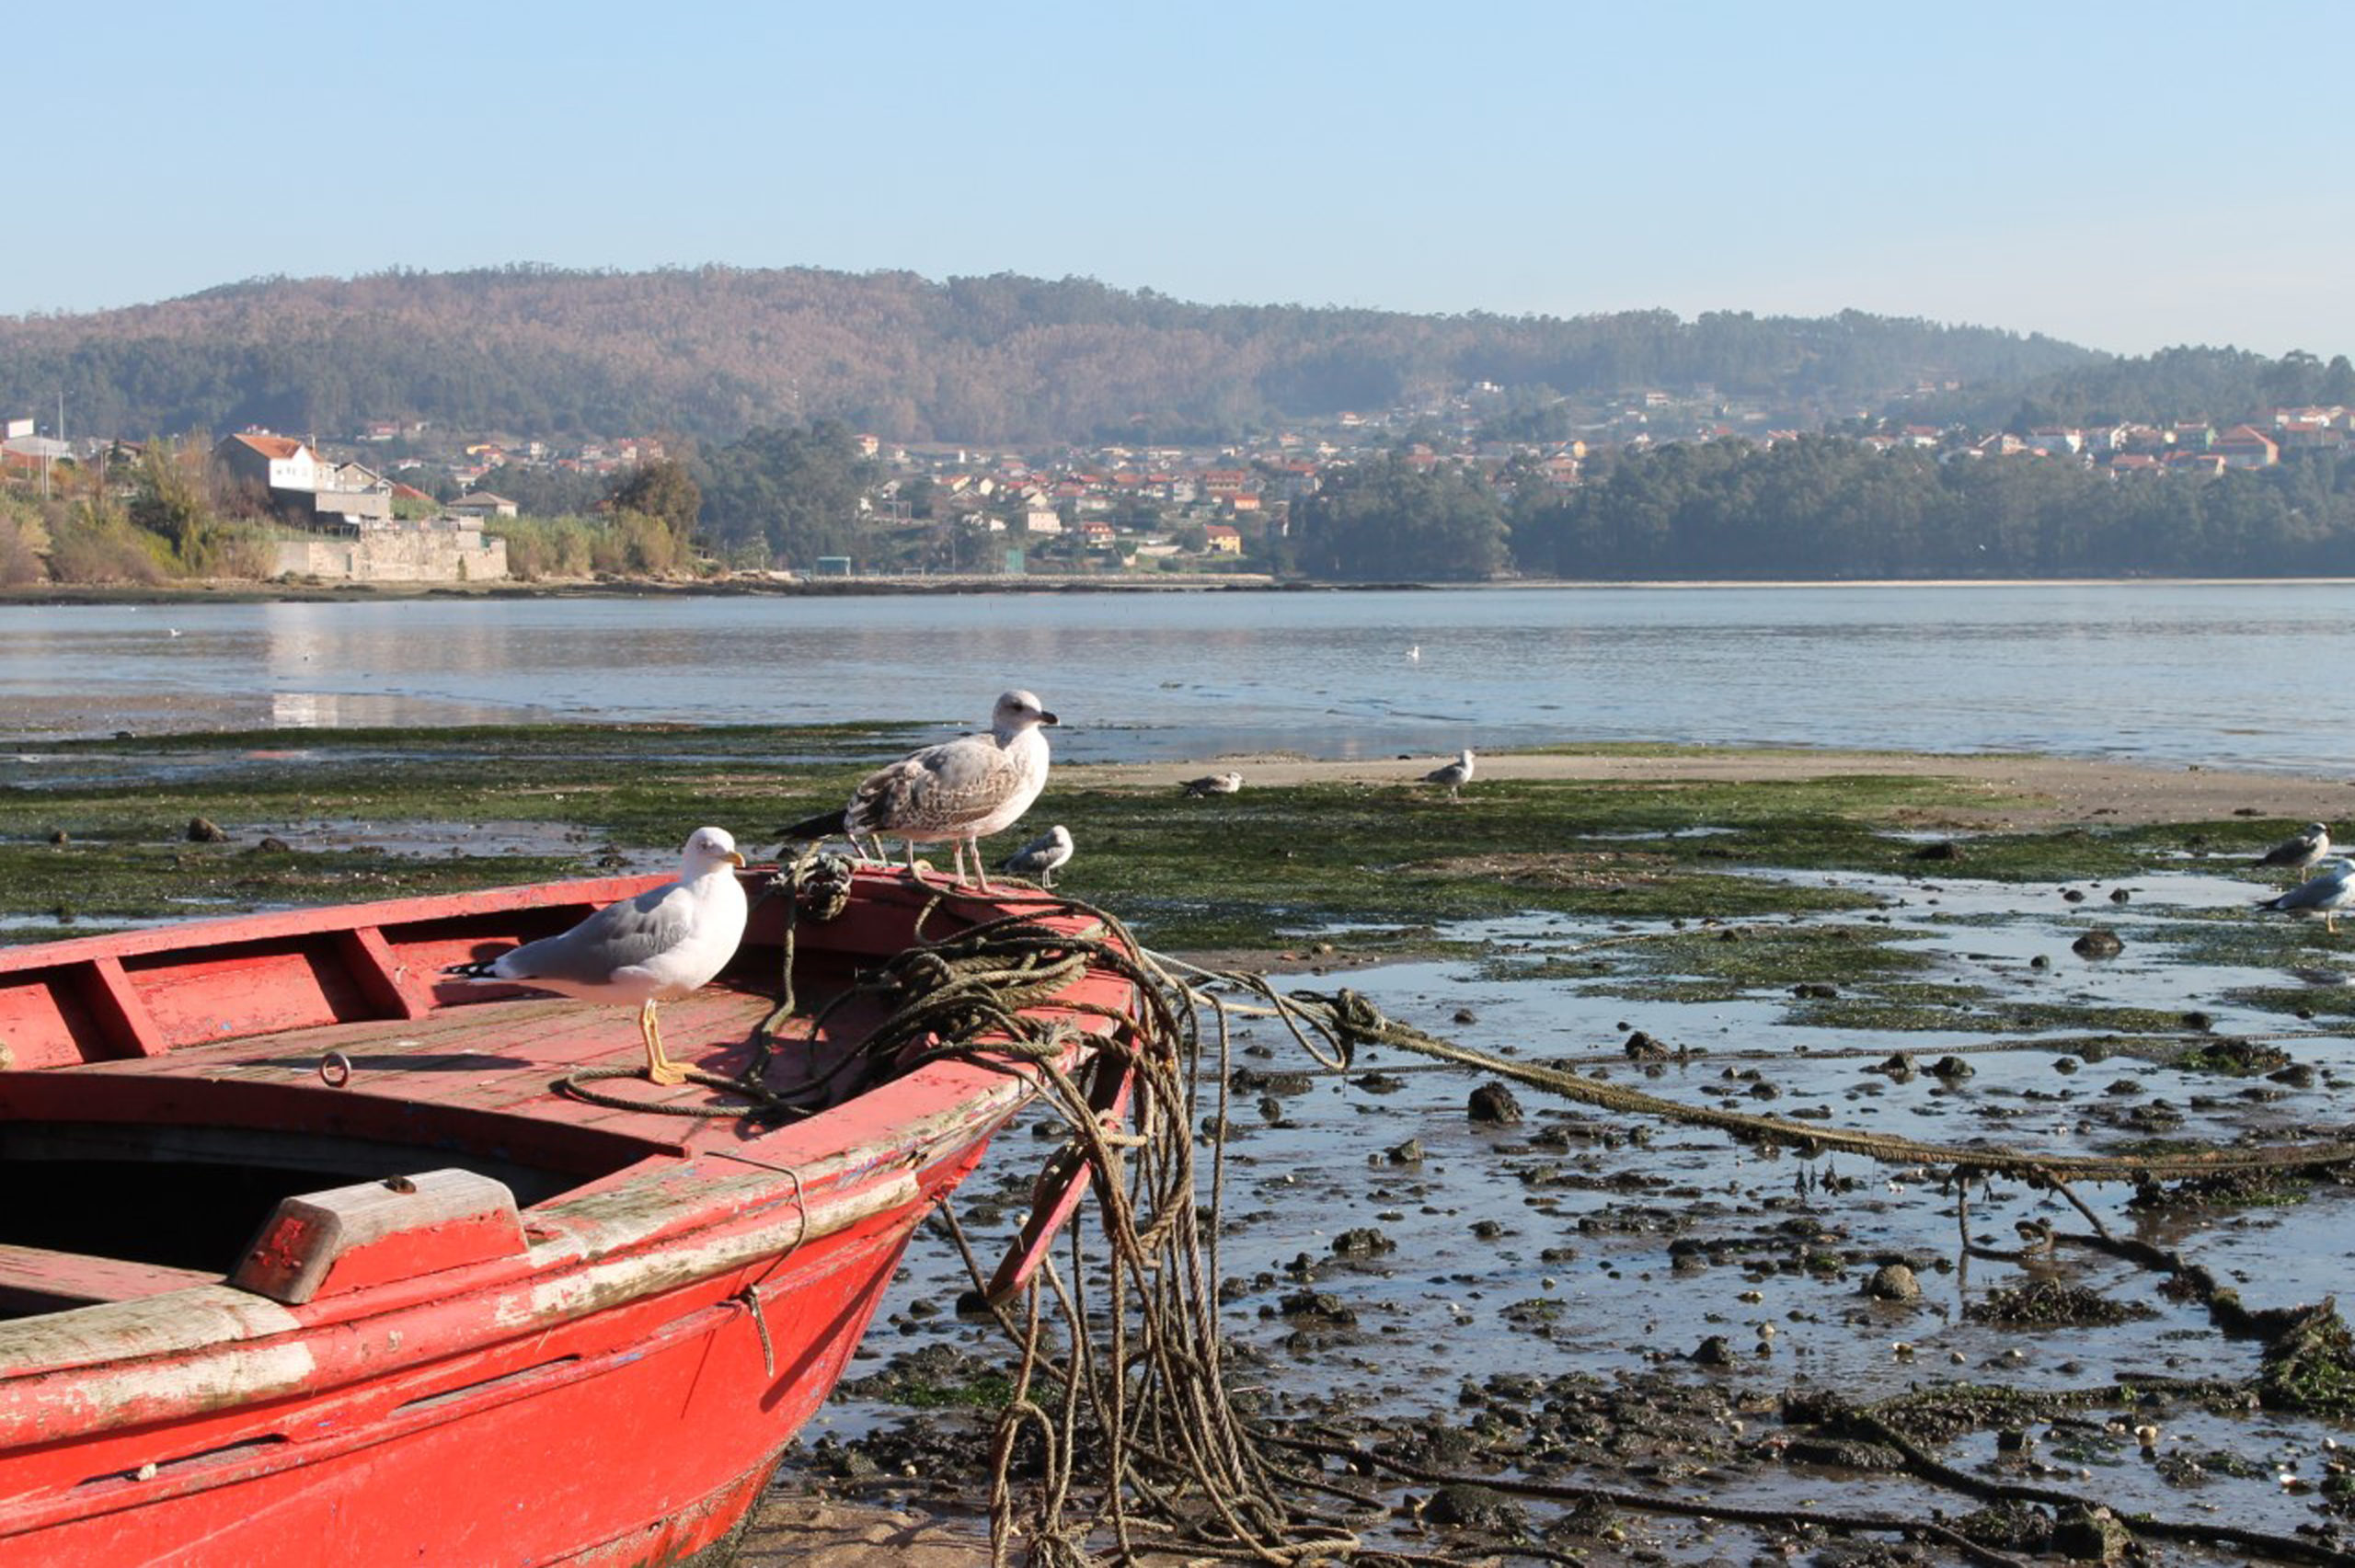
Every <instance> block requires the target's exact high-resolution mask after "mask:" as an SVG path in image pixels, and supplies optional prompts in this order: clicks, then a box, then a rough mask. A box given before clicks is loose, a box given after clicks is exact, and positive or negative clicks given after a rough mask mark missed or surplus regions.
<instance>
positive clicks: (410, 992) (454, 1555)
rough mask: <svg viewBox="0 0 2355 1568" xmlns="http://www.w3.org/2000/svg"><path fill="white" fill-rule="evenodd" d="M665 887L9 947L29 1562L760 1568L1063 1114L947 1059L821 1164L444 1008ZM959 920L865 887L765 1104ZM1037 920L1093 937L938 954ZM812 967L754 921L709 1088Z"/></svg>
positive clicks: (769, 922) (5, 1448)
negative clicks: (987, 1199) (1044, 1129)
mask: <svg viewBox="0 0 2355 1568" xmlns="http://www.w3.org/2000/svg"><path fill="white" fill-rule="evenodd" d="M662 880H664V878H661V877H634V878H617V879H607V880H597V881H582V882H569V883H562V884H554V885H548V886H543V887H522V888H511V889H505V890H500V891H496V892H489V893H482V894H474V895H467V896H463V897H457V898H431V899H411V900H404V901H398V902H392V903H382V904H373V905H364V906H354V907H350V908H345V909H336V910H304V911H300V912H295V913H287V914H273V915H266V916H257V917H250V918H241V919H235V920H226V921H204V922H199V923H196V924H192V925H184V926H178V927H174V928H170V929H166V930H157V931H150V932H141V933H129V934H122V935H116V936H108V937H99V938H92V939H86V940H79V941H71V942H63V943H54V944H45V945H40V946H32V947H23V948H15V949H0V1051H5V1060H0V1171H5V1173H6V1184H7V1185H6V1192H7V1195H8V1201H7V1202H6V1204H0V1563H5V1564H17V1563H43V1564H49V1563H69V1562H70V1563H75V1564H81V1565H102V1564H111V1563H132V1562H137V1563H172V1564H180V1565H184V1568H195V1565H199V1564H215V1563H257V1562H336V1563H339V1564H344V1565H348V1568H362V1565H365V1564H373V1563H395V1562H398V1563H405V1564H414V1563H417V1562H453V1563H491V1562H498V1563H515V1564H525V1563H559V1562H561V1563H594V1564H600V1565H603V1564H628V1563H653V1562H662V1563H675V1562H687V1561H697V1560H706V1561H712V1562H718V1561H722V1560H724V1559H725V1557H726V1556H727V1555H728V1554H729V1552H730V1551H732V1546H733V1541H734V1539H735V1530H736V1527H737V1526H738V1525H739V1523H740V1521H741V1520H742V1519H743V1517H744V1516H746V1514H747V1511H748V1510H749V1508H750V1507H751V1505H752V1502H753V1500H754V1498H755V1497H756V1495H757V1494H759V1492H760V1490H761V1488H762V1485H763V1483H764V1482H765V1481H766V1479H767V1477H768V1475H769V1473H770V1471H772V1469H773V1468H774V1467H775V1463H776V1460H777V1458H778V1455H779V1453H780V1451H781V1450H782V1448H783V1447H784V1445H785V1444H786V1442H787V1439H788V1438H789V1437H790V1436H792V1435H793V1433H794V1431H795V1430H796V1429H797V1428H798V1427H799V1426H800V1425H801V1424H802V1423H803V1421H804V1420H806V1419H807V1418H808V1417H809V1415H810V1413H811V1412H812V1411H813V1410H814V1409H815V1408H816V1406H817V1405H818V1403H819V1402H821V1400H823V1399H824V1398H825V1397H826V1395H827V1393H828V1392H829V1391H831V1390H832V1389H833V1385H834V1382H835V1380H836V1379H837V1378H838V1377H839V1376H840V1375H841V1372H842V1369H843V1367H844V1362H845V1361H846V1359H847V1358H848V1356H849V1355H850V1353H851V1350H852V1348H853V1347H854V1346H855V1345H856V1344H857V1342H858V1339H859V1336H860V1333H862V1332H863V1330H864V1329H865V1327H866V1325H867V1320H868V1318H869V1317H870V1316H871V1315H872V1314H873V1313H874V1311H875V1309H876V1305H877V1302H878V1301H879V1299H880V1297H881V1295H882V1292H883V1289H884V1286H885V1284H886V1282H887V1281H888V1280H889V1278H890V1275H891V1272H892V1270H893V1268H894V1266H895V1265H896V1264H897V1261H898V1259H899V1256H900V1253H901V1250H902V1247H903V1246H904V1244H905V1243H906V1242H907V1239H908V1237H909V1234H910V1232H911V1231H912V1230H913V1228H914V1226H915V1224H916V1222H917V1220H918V1219H920V1218H921V1217H922V1216H923V1214H924V1213H925V1210H926V1208H927V1207H929V1206H930V1205H931V1204H932V1203H934V1202H935V1201H936V1199H938V1198H939V1197H940V1196H942V1195H943V1194H945V1193H946V1192H947V1191H948V1189H949V1188H951V1187H953V1186H955V1185H956V1184H957V1183H958V1182H959V1180H960V1179H962V1178H963V1177H964V1176H965V1174H966V1173H968V1172H969V1171H971V1169H972V1167H973V1165H974V1163H975V1162H976V1161H978V1160H979V1159H980V1157H981V1154H982V1149H983V1146H984V1145H985V1143H986V1142H987V1140H988V1139H989V1137H990V1135H991V1133H992V1132H993V1131H994V1130H995V1129H996V1128H997V1127H998V1126H999V1125H1000V1124H1002V1123H1003V1122H1004V1121H1005V1118H1006V1117H1007V1116H1009V1115H1010V1114H1012V1112H1013V1111H1014V1110H1015V1109H1016V1108H1017V1105H1019V1104H1021V1103H1022V1102H1023V1101H1024V1100H1025V1099H1026V1098H1027V1097H1028V1096H1029V1095H1030V1094H1031V1093H1035V1087H1034V1082H1033V1081H1032V1080H1031V1079H1030V1078H1028V1076H1026V1075H1025V1074H1024V1073H1023V1072H1019V1071H1007V1070H1002V1069H999V1068H994V1067H992V1066H988V1065H982V1064H976V1063H973V1062H968V1061H958V1060H935V1061H932V1062H930V1063H928V1064H926V1065H923V1066H920V1067H917V1068H916V1069H915V1070H913V1071H912V1072H908V1073H906V1074H905V1075H903V1076H900V1077H897V1078H895V1079H890V1080H889V1081H888V1082H878V1081H877V1079H876V1078H875V1077H870V1078H869V1079H868V1080H867V1082H864V1083H861V1082H856V1081H853V1080H851V1079H849V1078H847V1077H845V1078H844V1082H842V1083H841V1084H840V1086H839V1088H836V1089H832V1090H827V1091H823V1092H822V1093H821V1098H822V1099H823V1100H825V1101H828V1102H831V1103H828V1104H825V1105H824V1108H822V1109H821V1110H820V1111H819V1112H818V1113H817V1114H814V1115H811V1116H808V1117H807V1118H806V1119H802V1120H798V1121H792V1122H787V1123H786V1124H785V1125H782V1126H775V1127H769V1126H756V1125H753V1124H752V1123H749V1122H747V1121H746V1120H744V1119H742V1118H739V1117H726V1118H720V1119H706V1120H691V1119H687V1118H684V1117H680V1116H670V1115H664V1114H660V1113H659V1112H656V1111H654V1110H650V1109H649V1110H640V1109H637V1108H621V1107H604V1106H598V1105H591V1104H582V1103H581V1102H580V1100H578V1099H576V1098H574V1097H572V1096H571V1095H569V1094H568V1093H562V1092H560V1091H559V1090H558V1088H557V1081H558V1080H560V1079H561V1078H563V1077H564V1076H565V1075H567V1074H568V1073H570V1072H573V1071H574V1070H579V1069H583V1068H595V1067H599V1066H603V1065H607V1064H609V1063H610V1064H612V1065H616V1066H626V1065H628V1064H629V1063H632V1062H634V1061H638V1060H642V1059H643V1051H642V1048H641V1047H640V1045H639V1040H638V1031H637V1028H636V1026H635V1024H634V1021H633V1019H632V1018H631V1016H630V1014H629V1013H627V1012H626V1010H617V1009H612V1008H596V1007H589V1006H585V1005H583V1004H581V1003H579V1002H574V1001H564V1000H561V999H553V998H549V997H547V996H546V995H545V994H542V993H536V992H530V991H524V990H514V989H509V990H496V989H491V990H486V989H485V988H482V987H479V986H470V985H463V984H458V983H454V982H449V981H445V980H443V979H442V975H441V971H442V968H443V967H444V966H446V965H449V964H453V963H458V962H462V961H465V960H467V959H470V958H475V957H477V956H484V955H485V954H487V953H488V952H490V951H492V950H495V949H496V948H498V947H500V946H502V945H505V944H508V943H510V942H513V941H519V940H525V939H529V938H532V937H535V936H541V935H546V934H547V933H551V932H554V931H559V930H562V929H564V928H565V927H567V926H569V925H570V924H571V923H572V922H574V921H577V920H579V919H580V918H581V917H582V916H583V915H585V914H586V913H588V912H589V911H590V910H593V909H595V908H597V907H599V906H601V905H603V904H605V903H608V902H610V901H612V900H614V899H615V898H624V897H627V896H629V895H631V894H635V893H637V892H638V891H640V890H641V889H643V888H645V887H649V886H652V885H654V884H656V883H658V882H660V881H662ZM929 899H930V895H929V894H928V893H927V892H925V891H924V890H922V889H920V888H919V887H916V886H915V885H914V884H913V883H912V882H911V881H910V880H909V879H908V878H907V877H906V876H904V875H903V874H901V873H896V872H893V873H870V872H862V873H860V874H859V875H858V876H857V877H856V881H855V884H854V887H853V896H852V898H851V901H850V904H849V906H848V909H847V910H846V911H845V912H844V914H843V915H842V916H840V917H839V918H837V919H835V920H833V921H827V922H824V923H821V924H813V923H811V922H810V921H807V920H804V921H802V922H801V923H800V924H799V926H798V930H797V932H796V933H795V935H796V962H795V977H796V990H797V993H798V999H799V1000H800V1001H802V1002H803V1003H804V1006H803V1008H802V1011H801V1013H799V1015H798V1017H797V1019H796V1020H795V1021H793V1024H792V1025H789V1026H788V1027H787V1030H786V1032H785V1033H786V1038H785V1041H784V1044H783V1045H782V1046H781V1047H780V1048H779V1049H778V1051H777V1053H776V1055H775V1058H774V1059H772V1060H771V1062H770V1064H769V1077H768V1079H767V1082H770V1083H771V1084H772V1085H775V1086H779V1087H782V1088H784V1089H786V1090H787V1091H788V1092H789V1091H790V1090H791V1089H792V1087H793V1084H794V1082H797V1081H798V1082H801V1083H802V1084H804V1085H805V1086H806V1085H809V1084H810V1083H813V1082H821V1080H820V1077H819V1075H820V1073H821V1071H822V1070H823V1069H824V1068H826V1067H827V1066H828V1065H830V1064H833V1063H837V1062H839V1061H840V1060H841V1059H842V1053H843V1052H844V1049H845V1048H846V1047H849V1046H851V1045H855V1044H856V1043H857V1042H858V1041H859V1040H860V1039H861V1038H862V1037H863V1036H865V1035H866V1034H867V1032H869V1031H871V1030H872V1029H873V1027H874V1025H875V1024H876V1023H877V1022H878V1021H879V1018H880V1017H881V1015H882V1013H883V1012H884V1007H883V1004H882V1003H881V1002H880V1001H872V1000H869V999H868V998H867V997H866V995H865V994H864V993H863V992H856V991H853V990H851V987H850V984H849V982H850V979H851V977H852V975H853V974H854V972H855V971H856V970H857V969H859V968H861V967H865V966H868V965H871V964H872V963H874V962H875V961H876V960H878V959H879V958H883V957H886V956H890V955H892V954H895V953H898V952H900V951H901V950H902V949H904V948H906V947H907V946H909V945H911V944H912V943H913V941H914V940H915V934H914V929H913V928H914V926H915V924H916V922H917V920H918V916H919V913H920V911H921V910H923V908H924V907H925V904H926V903H927V902H928V901H929ZM1017 912H1019V913H1028V914H1031V915H1034V916H1035V917H1036V918H1038V919H1039V920H1040V921H1041V922H1042V923H1045V924H1048V925H1050V926H1052V927H1054V928H1055V929H1057V930H1060V931H1063V932H1066V933H1070V932H1075V931H1077V930H1078V929H1079V928H1080V926H1081V924H1082V923H1083V922H1082V921H1080V920H1078V919H1077V918H1076V917H1074V916H1073V915H1072V914H1070V913H1069V912H1068V911H1067V910H1064V909H1063V907H1062V906H1059V905H1053V904H1050V903H1046V902H1042V901H1040V900H1038V899H1037V898H1036V897H1035V896H1032V895H1026V894H1021V893H1013V894H1001V895H1000V896H999V897H998V898H996V899H995V900H994V901H989V902H983V901H978V900H971V899H956V900H950V901H948V902H947V903H945V904H943V905H941V906H940V907H939V908H938V909H936V910H935V912H934V913H933V914H932V915H931V916H930V917H928V919H927V921H926V925H925V935H926V936H927V937H931V938H939V937H942V936H946V935H950V934H953V933H956V932H957V931H959V930H960V929H965V928H968V927H970V926H971V925H972V924H975V923H978V922H980V921H983V920H989V919H995V918H997V917H999V916H1001V915H1004V914H1007V913H1017ZM782 930H783V920H782V902H781V900H772V901H770V902H768V903H766V904H764V905H761V906H759V907H757V908H756V909H755V911H754V915H753V920H752V928H751V930H750V931H749V932H748V933H747V935H746V937H745V941H744V944H743V947H742V949H741V951H740V952H739V954H738V956H737V959H736V962H735V963H734V964H732V965H731V966H730V967H729V970H728V972H727V973H726V974H724V975H723V976H722V977H721V979H719V981H718V982H716V983H715V984H713V985H711V986H709V987H707V988H706V989H705V990H702V991H700V992H698V993H696V994H695V996H693V997H691V998H689V999H687V1000H685V1001H679V1002H672V1003H670V1004H667V1005H666V1006H665V1007H664V1009H663V1011H662V1023H663V1033H664V1036H665V1038H666V1039H667V1040H668V1041H669V1042H670V1045H671V1048H672V1052H673V1053H674V1055H676V1056H677V1057H678V1058H679V1059H681V1060H683V1061H692V1062H694V1063H695V1064H696V1065H698V1066H701V1067H703V1068H705V1069H707V1070H713V1071H717V1072H722V1073H734V1072H737V1071H740V1070H742V1069H744V1068H745V1067H746V1066H747V1065H748V1063H749V1062H750V1060H751V1059H752V1045H751V1038H752V1033H753V1030H754V1028H755V1026H756V1025H757V1024H759V1022H760V1021H761V1020H762V1019H763V1018H764V1016H766V1015H767V1013H768V1012H769V1010H770V1008H771V1006H772V1005H773V1003H772V999H771V996H770V994H769V993H770V992H771V991H772V990H773V989H774V987H775V980H776V977H777V969H778V962H779V956H780V943H781V934H782ZM845 992H848V993H850V994H849V999H848V1000H847V1001H844V1003H843V1004H842V1005H841V1006H839V1007H837V1008H836V1009H834V1010H833V1011H832V1012H831V1013H828V1014H827V1015H826V1017H825V1021H824V1024H823V1027H822V1029H821V1030H818V1031H816V1032H815V1034H816V1037H810V1036H811V1035H812V1032H813V1031H812V1025H811V1021H810V1014H811V1012H812V1008H811V1007H810V1005H809V1004H810V1003H812V1002H815V1001H824V1000H825V999H826V998H827V997H828V996H829V995H835V994H842V993H845ZM1135 1001H1136V999H1135V997H1134V995H1133V993H1132V988H1131V986H1130V983H1129V981H1128V980H1126V979H1123V978H1122V977H1120V975H1118V974H1116V973H1114V972H1112V971H1111V970H1110V969H1109V968H1107V967H1100V966H1098V967H1091V968H1089V969H1088V971H1087V972H1086V975H1085V976H1084V978H1083V979H1080V980H1079V981H1078V982H1076V983H1075V984H1074V985H1073V986H1070V987H1067V988H1066V989H1065V990H1063V992H1062V993H1060V994H1059V995H1057V996H1056V997H1055V998H1054V1000H1053V1001H1052V1002H1051V1003H1050V1004H1049V1005H1048V1006H1046V1007H1045V1008H1043V1009H1032V1010H1030V1012H1031V1013H1032V1014H1033V1015H1034V1016H1035V1015H1039V1014H1041V1013H1043V1014H1044V1015H1046V1016H1049V1017H1052V1018H1059V1019H1064V1020H1068V1021H1069V1022H1070V1023H1071V1024H1074V1025H1075V1026H1076V1028H1077V1030H1078V1031H1079V1032H1080V1033H1079V1036H1078V1038H1077V1041H1076V1043H1075V1044H1074V1055H1075V1054H1077V1053H1079V1052H1082V1051H1085V1050H1086V1048H1087V1046H1088V1041H1089V1039H1090V1038H1092V1037H1100V1036H1102V1035H1103V1034H1104V1032H1105V1031H1107V1030H1109V1029H1111V1028H1114V1027H1117V1026H1118V1025H1117V1024H1114V1023H1113V1022H1112V1021H1113V1020H1115V1019H1117V1018H1120V1017H1121V1016H1123V1015H1126V1014H1129V1013H1131V1011H1132V1008H1133V1007H1134V1005H1135ZM796 1027H798V1030H799V1033H800V1036H802V1037H800V1038H795V1037H794V1030H795V1028H796ZM1108 1076H1109V1075H1108ZM828 1082H831V1081H828ZM597 1087H598V1089H599V1090H601V1091H602V1090H610V1091H612V1092H613V1093H615V1094H617V1095H621V1096H626V1097H635V1098H636V1099H637V1100H639V1101H643V1102H647V1103H649V1104H657V1103H677V1104H719V1103H726V1097H725V1096H723V1095H720V1094H718V1093H715V1092H714V1091H712V1090H711V1089H709V1088H707V1087H702V1086H698V1085H695V1084H693V1083H690V1084H685V1085H682V1086H680V1087H678V1088H675V1089H658V1088H656V1087H655V1086H653V1085H652V1084H650V1083H647V1082H643V1081H634V1082H633V1081H615V1082H609V1083H600V1084H599V1085H598V1086H597ZM1066 1207H1067V1206H1066Z"/></svg>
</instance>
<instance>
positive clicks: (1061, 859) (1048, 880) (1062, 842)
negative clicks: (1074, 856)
mask: <svg viewBox="0 0 2355 1568" xmlns="http://www.w3.org/2000/svg"><path fill="white" fill-rule="evenodd" d="M1071 847H1072V846H1071V830H1070V829H1069V828H1066V827H1064V826H1063V824H1062V823H1061V822H1058V823H1056V824H1055V825H1054V826H1053V827H1051V828H1050V829H1048V830H1046V831H1045V832H1043V833H1041V834H1040V835H1039V836H1038V837H1037V838H1035V839H1033V840H1031V841H1029V842H1028V843H1027V844H1025V845H1023V846H1022V847H1021V848H1020V849H1018V850H1016V851H1015V852H1014V853H1012V854H1010V855H1007V856H1006V857H1005V864H1003V865H1001V866H999V867H998V869H999V870H1000V871H1004V872H1006V873H1008V874H1009V875H1012V876H1029V877H1034V878H1036V879H1037V881H1038V883H1039V886H1040V887H1053V886H1054V885H1055V873H1056V872H1058V871H1061V870H1062V869H1063V867H1064V866H1065V865H1066V864H1069V863H1070V861H1071Z"/></svg>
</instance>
